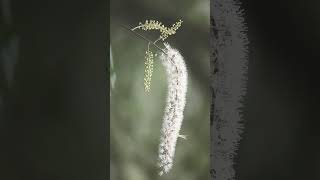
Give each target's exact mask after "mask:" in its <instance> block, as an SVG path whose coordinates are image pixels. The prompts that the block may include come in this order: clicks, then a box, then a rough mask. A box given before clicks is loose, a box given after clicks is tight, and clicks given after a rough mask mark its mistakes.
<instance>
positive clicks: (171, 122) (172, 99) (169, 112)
mask: <svg viewBox="0 0 320 180" xmlns="http://www.w3.org/2000/svg"><path fill="white" fill-rule="evenodd" d="M165 46H166V54H162V55H161V57H160V59H161V61H162V64H163V66H164V67H165V70H166V74H167V82H168V94H167V102H166V107H165V112H164V116H163V123H162V128H161V136H160V145H159V167H160V173H159V175H162V174H163V173H168V172H169V171H170V169H171V168H172V165H173V158H174V153H175V147H176V143H177V139H178V137H179V131H180V128H181V124H182V120H183V111H184V107H185V103H186V93H187V79H188V77H187V68H186V65H185V62H184V59H183V57H182V56H181V54H180V53H179V52H178V51H177V50H176V49H173V48H171V46H170V45H169V44H165Z"/></svg>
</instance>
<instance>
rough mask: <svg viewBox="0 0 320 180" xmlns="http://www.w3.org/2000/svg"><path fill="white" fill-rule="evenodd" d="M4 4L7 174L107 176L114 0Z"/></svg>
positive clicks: (0, 156)
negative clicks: (110, 18)
mask: <svg viewBox="0 0 320 180" xmlns="http://www.w3.org/2000/svg"><path fill="white" fill-rule="evenodd" d="M0 2H1V28H0V29H1V59H0V64H1V66H0V67H1V68H0V74H1V75H0V77H1V81H0V82H1V91H0V96H1V99H0V100H1V103H0V109H1V110H0V112H1V117H0V122H1V123H0V124H1V128H0V129H1V147H0V149H1V150H0V152H1V153H0V165H1V166H0V179H6V180H25V179H30V180H58V179H59V180H60V179H66V180H73V179H74V180H81V179H83V180H89V179H90V180H100V179H101V180H106V179H108V177H109V175H108V171H109V168H108V163H109V162H108V158H107V157H108V155H109V150H108V149H109V148H108V144H109V142H108V138H107V137H108V132H109V127H108V119H109V118H108V116H109V115H108V111H109V107H108V103H107V102H108V99H109V92H108V86H109V83H108V82H109V79H108V75H107V63H108V61H107V60H108V57H107V54H108V52H109V51H108V50H109V48H108V45H109V43H108V40H107V36H108V34H109V33H108V30H109V28H108V23H107V22H108V18H107V17H108V6H107V3H108V1H105V0H96V1H64V0H55V1H40V0H34V1H21V0H12V1H8V0H7V2H9V4H10V5H11V7H10V6H8V4H5V0H1V1H0ZM4 11H8V12H10V13H4ZM6 14H7V15H8V14H10V16H11V19H12V21H10V20H8V18H7V17H6ZM9 19H10V18H9ZM15 40H17V41H15ZM7 54H9V55H10V54H11V55H13V56H7ZM15 56H16V57H17V58H15ZM8 64H9V66H7V65H8ZM10 65H12V67H14V68H8V67H10ZM10 75H12V78H10V77H11V76H10Z"/></svg>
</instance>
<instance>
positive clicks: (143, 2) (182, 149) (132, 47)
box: [110, 0, 210, 180]
mask: <svg viewBox="0 0 320 180" xmlns="http://www.w3.org/2000/svg"><path fill="white" fill-rule="evenodd" d="M110 3H111V9H110V12H111V19H110V21H111V34H110V37H111V49H110V51H111V54H112V57H111V60H112V62H111V71H110V78H111V79H110V82H111V86H112V89H111V93H110V96H111V102H110V104H111V109H110V121H111V122H110V124H111V135H110V141H111V142H110V145H111V149H110V158H111V160H110V171H111V180H151V179H152V180H156V179H175V180H176V179H183V180H195V179H207V178H208V177H209V135H210V133H209V111H210V101H209V99H210V89H209V86H208V84H209V10H210V9H209V4H210V2H209V0H198V1H192V0H177V1H169V0H162V1H153V0H131V1H129V0H128V1H125V0H111V2H110ZM149 19H153V20H159V21H161V22H162V23H164V24H165V25H166V26H169V27H170V26H171V25H172V24H173V23H175V22H176V21H178V20H179V19H181V20H183V23H182V26H181V27H180V29H179V30H178V31H177V34H175V35H173V36H170V37H169V38H168V39H167V40H166V41H167V42H169V43H170V44H171V45H172V46H173V47H174V48H177V49H178V50H179V51H180V53H181V54H182V56H184V58H185V60H186V65H187V69H188V73H189V74H188V75H189V77H188V92H187V104H186V107H185V113H184V115H185V117H184V120H183V123H182V128H181V134H186V135H187V136H188V139H187V140H183V139H178V143H177V147H176V153H175V158H174V165H173V168H172V170H171V171H170V172H169V173H168V174H167V175H164V176H161V177H160V176H159V175H158V168H157V158H158V144H159V136H160V128H161V123H162V117H163V112H164V106H165V100H166V93H167V92H166V91H167V83H166V76H165V70H164V68H163V66H162V64H161V63H160V61H159V59H158V58H155V61H154V73H153V77H152V82H151V92H150V93H146V92H145V91H144V86H143V78H144V55H145V51H146V48H147V43H146V41H144V40H142V39H141V38H138V37H137V36H135V35H134V34H132V33H130V32H129V31H127V30H125V29H123V28H122V27H120V26H119V25H118V24H123V25H125V26H128V27H131V28H132V27H135V26H137V25H138V23H139V22H144V21H145V20H149ZM138 32H139V33H140V34H143V35H144V36H146V37H148V38H149V39H151V40H155V39H157V37H158V36H159V33H158V32H155V33H153V32H144V31H138ZM159 45H160V46H162V45H161V42H160V43H159ZM162 47H163V46H162ZM153 51H154V52H158V51H156V50H155V49H154V50H153ZM158 53H159V52H158Z"/></svg>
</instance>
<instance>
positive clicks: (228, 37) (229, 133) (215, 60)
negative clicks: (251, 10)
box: [210, 0, 248, 180]
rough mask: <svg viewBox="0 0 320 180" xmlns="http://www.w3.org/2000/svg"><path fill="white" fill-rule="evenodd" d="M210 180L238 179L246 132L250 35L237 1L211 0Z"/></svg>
mask: <svg viewBox="0 0 320 180" xmlns="http://www.w3.org/2000/svg"><path fill="white" fill-rule="evenodd" d="M210 9H211V12H210V13H211V17H210V19H211V38H210V39H211V40H210V41H211V42H210V43H211V44H210V46H211V60H210V62H211V80H212V82H211V88H212V104H211V117H210V121H211V122H210V125H211V126H210V127H211V170H210V174H211V176H210V177H211V179H214V180H233V179H234V178H235V171H234V167H233V165H234V162H233V160H234V156H235V155H236V150H237V148H238V143H239V140H240V134H241V132H242V131H243V128H242V125H241V120H242V114H241V108H242V107H243V97H244V95H245V92H246V87H245V84H246V80H247V79H246V73H247V44H248V40H247V36H246V33H245V31H246V27H245V25H244V19H243V17H242V16H243V12H242V11H241V9H240V6H239V3H238V2H237V1H236V0H212V1H211V8H210Z"/></svg>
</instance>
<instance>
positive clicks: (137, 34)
mask: <svg viewBox="0 0 320 180" xmlns="http://www.w3.org/2000/svg"><path fill="white" fill-rule="evenodd" d="M119 25H120V26H121V27H122V28H124V29H126V30H128V31H130V32H132V33H133V34H135V35H136V36H137V37H140V38H142V39H143V40H145V41H147V42H149V43H150V44H152V45H153V46H155V47H156V48H157V49H159V50H160V51H162V52H163V53H165V54H167V53H166V52H165V51H164V50H163V49H161V48H160V47H159V46H158V45H156V44H155V42H153V41H151V40H149V39H148V38H146V37H144V36H142V35H141V34H139V33H137V32H135V31H134V30H132V29H130V28H128V27H127V26H125V25H123V24H119Z"/></svg>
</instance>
